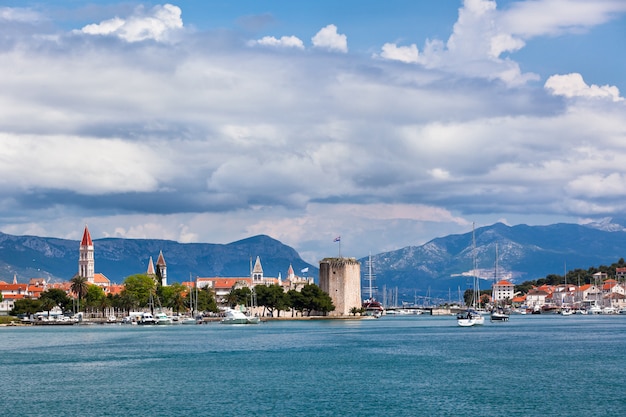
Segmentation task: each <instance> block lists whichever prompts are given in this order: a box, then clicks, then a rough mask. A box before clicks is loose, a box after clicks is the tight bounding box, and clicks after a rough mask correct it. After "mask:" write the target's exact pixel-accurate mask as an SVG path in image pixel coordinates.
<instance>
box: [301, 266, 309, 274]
mask: <svg viewBox="0 0 626 417" xmlns="http://www.w3.org/2000/svg"><path fill="white" fill-rule="evenodd" d="M300 272H302V273H305V272H309V267H308V266H307V267H306V268H302V269H301V270H300Z"/></svg>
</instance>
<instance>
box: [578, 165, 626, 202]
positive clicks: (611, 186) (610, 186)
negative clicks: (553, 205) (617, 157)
mask: <svg viewBox="0 0 626 417" xmlns="http://www.w3.org/2000/svg"><path fill="white" fill-rule="evenodd" d="M566 189H567V191H568V193H570V194H572V195H573V196H575V197H578V198H599V197H600V198H608V199H611V200H612V199H615V198H618V197H624V196H626V173H621V172H613V173H610V174H600V173H592V174H585V175H581V176H580V177H577V178H575V179H573V180H571V181H569V182H568V184H567V187H566Z"/></svg>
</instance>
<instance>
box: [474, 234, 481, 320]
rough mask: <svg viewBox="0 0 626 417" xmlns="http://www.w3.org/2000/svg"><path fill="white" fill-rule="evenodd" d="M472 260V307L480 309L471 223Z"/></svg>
mask: <svg viewBox="0 0 626 417" xmlns="http://www.w3.org/2000/svg"><path fill="white" fill-rule="evenodd" d="M472 258H473V265H472V267H473V270H472V275H473V276H474V297H473V300H472V304H473V305H472V307H474V308H476V309H478V308H480V298H479V297H480V289H479V287H478V285H479V283H478V276H477V275H476V274H477V272H476V271H477V270H478V264H477V263H476V232H475V227H474V222H472Z"/></svg>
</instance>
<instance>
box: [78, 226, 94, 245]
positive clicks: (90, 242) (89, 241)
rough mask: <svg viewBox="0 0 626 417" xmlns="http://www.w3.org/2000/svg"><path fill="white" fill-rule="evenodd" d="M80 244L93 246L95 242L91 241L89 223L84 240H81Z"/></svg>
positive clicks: (84, 233)
mask: <svg viewBox="0 0 626 417" xmlns="http://www.w3.org/2000/svg"><path fill="white" fill-rule="evenodd" d="M80 246H93V242H92V241H91V234H90V233H89V229H88V228H87V225H85V231H84V232H83V240H82V241H81V242H80Z"/></svg>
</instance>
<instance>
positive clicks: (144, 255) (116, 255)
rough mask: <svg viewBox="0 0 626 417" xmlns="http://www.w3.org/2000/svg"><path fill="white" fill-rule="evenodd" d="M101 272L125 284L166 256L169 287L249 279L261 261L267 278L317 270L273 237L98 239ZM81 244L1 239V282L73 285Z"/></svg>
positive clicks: (29, 238) (97, 260)
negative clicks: (37, 280) (68, 282)
mask: <svg viewBox="0 0 626 417" xmlns="http://www.w3.org/2000/svg"><path fill="white" fill-rule="evenodd" d="M93 242H94V248H95V251H94V255H95V266H96V272H98V273H102V274H104V275H106V276H107V277H108V278H109V279H110V280H111V281H112V282H117V283H119V282H122V281H123V280H124V278H126V277H127V276H130V275H133V274H141V273H145V272H146V270H147V268H148V262H149V259H150V257H152V259H153V262H156V260H157V257H158V255H159V251H162V252H163V256H164V258H165V262H166V264H167V268H168V280H169V281H170V282H182V281H188V280H189V279H193V278H195V277H196V276H201V277H215V276H223V277H247V276H249V275H250V262H251V261H252V262H254V260H255V259H256V257H257V256H259V257H260V258H261V263H262V266H263V272H264V274H265V275H266V276H268V277H277V276H278V275H279V274H280V275H281V276H282V277H283V278H285V277H286V274H287V270H288V268H289V265H292V266H293V268H294V271H296V272H299V271H300V270H301V269H302V268H305V267H309V270H310V271H311V272H310V276H315V275H317V272H316V271H317V267H315V266H313V265H309V264H308V263H306V262H305V261H303V260H302V259H301V258H300V256H299V255H298V253H297V252H296V251H295V250H294V249H293V248H291V247H289V246H286V245H284V244H282V243H280V242H279V241H277V240H275V239H272V238H271V237H269V236H265V235H259V236H254V237H250V238H247V239H243V240H239V241H236V242H232V243H229V244H210V243H178V242H175V241H170V240H159V239H119V238H104V239H95V240H94V241H93ZM79 246H80V242H79V241H74V240H64V239H56V238H44V237H37V236H12V235H7V234H3V233H0V280H4V281H7V282H8V281H11V280H12V279H13V274H17V277H18V281H19V282H25V281H27V280H28V279H29V278H35V277H37V278H39V277H43V278H46V279H48V278H49V279H51V280H52V281H65V280H69V279H70V278H71V277H72V276H74V274H76V272H77V271H78V248H79Z"/></svg>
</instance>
